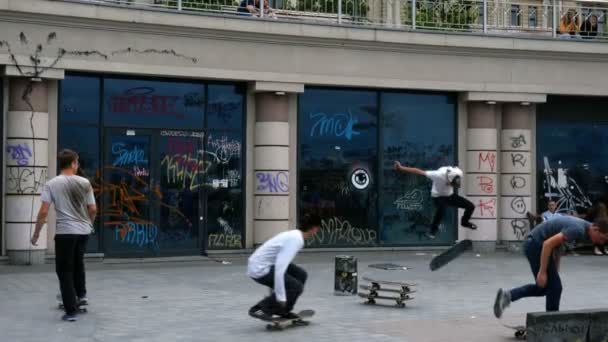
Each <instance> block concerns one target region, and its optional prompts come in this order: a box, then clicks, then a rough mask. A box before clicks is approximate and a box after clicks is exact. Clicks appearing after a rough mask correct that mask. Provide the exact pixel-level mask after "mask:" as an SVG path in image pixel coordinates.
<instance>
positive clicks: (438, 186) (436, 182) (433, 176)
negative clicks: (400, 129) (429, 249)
mask: <svg viewBox="0 0 608 342" xmlns="http://www.w3.org/2000/svg"><path fill="white" fill-rule="evenodd" d="M395 170H397V171H399V172H403V173H411V174H415V175H421V176H426V177H427V178H429V179H430V180H431V181H433V187H432V189H431V197H432V198H433V203H434V204H435V206H436V207H437V211H436V212H435V216H434V217H433V222H432V223H431V231H430V233H429V234H428V236H429V237H430V238H431V239H434V238H435V236H436V235H437V232H438V231H439V224H440V223H441V219H442V218H443V213H444V211H445V208H446V207H457V208H462V209H464V214H463V215H462V219H461V220H460V225H461V226H463V227H465V228H470V229H477V226H476V225H475V224H473V223H471V222H470V221H469V220H470V219H471V215H473V211H474V210H475V205H474V204H473V203H472V202H471V201H469V200H467V199H466V198H464V197H462V196H459V195H458V194H457V193H456V191H454V189H457V188H459V187H460V182H461V178H462V177H463V173H462V170H461V169H459V168H458V167H455V166H443V167H440V168H439V169H437V170H433V171H425V170H421V169H418V168H415V167H407V166H403V165H401V163H400V162H398V161H395Z"/></svg>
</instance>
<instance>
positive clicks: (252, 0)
mask: <svg viewBox="0 0 608 342" xmlns="http://www.w3.org/2000/svg"><path fill="white" fill-rule="evenodd" d="M237 12H239V13H244V14H247V15H252V16H256V17H259V16H260V0H242V1H241V4H240V5H239V8H238V9H237ZM264 14H265V15H267V16H270V17H272V18H273V19H276V15H275V13H274V9H272V8H270V3H269V2H268V0H264Z"/></svg>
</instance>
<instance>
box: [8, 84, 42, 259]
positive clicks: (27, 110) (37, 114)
mask: <svg viewBox="0 0 608 342" xmlns="http://www.w3.org/2000/svg"><path fill="white" fill-rule="evenodd" d="M30 82H31V81H30V80H29V79H27V78H12V79H10V86H9V92H10V95H9V107H8V108H9V109H8V115H7V120H6V122H7V128H6V150H5V160H6V172H5V177H6V178H5V181H6V189H5V205H6V216H5V227H6V250H7V254H8V256H9V261H10V262H11V263H12V264H41V263H44V261H45V260H44V259H45V254H46V249H47V235H46V233H47V230H46V229H43V230H42V232H41V234H40V239H39V240H38V246H36V247H34V246H32V245H31V244H30V238H31V235H32V234H33V232H34V227H35V222H36V215H37V213H38V209H39V208H40V192H41V191H42V187H43V186H44V184H45V183H46V181H47V174H48V133H49V132H48V125H49V115H48V94H47V83H46V82H45V81H39V82H32V83H30ZM30 85H31V89H29V90H31V91H29V95H28V96H27V97H28V99H29V101H25V100H24V99H23V95H24V94H26V93H27V92H28V86H30ZM27 102H29V104H28V103H27ZM30 105H31V106H30ZM32 107H33V108H32ZM32 109H33V110H32Z"/></svg>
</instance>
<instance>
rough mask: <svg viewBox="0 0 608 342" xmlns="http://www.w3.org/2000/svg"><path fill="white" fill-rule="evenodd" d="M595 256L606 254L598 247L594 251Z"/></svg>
mask: <svg viewBox="0 0 608 342" xmlns="http://www.w3.org/2000/svg"><path fill="white" fill-rule="evenodd" d="M593 254H595V255H604V253H602V250H601V249H600V248H599V247H597V246H596V247H595V248H594V249H593Z"/></svg>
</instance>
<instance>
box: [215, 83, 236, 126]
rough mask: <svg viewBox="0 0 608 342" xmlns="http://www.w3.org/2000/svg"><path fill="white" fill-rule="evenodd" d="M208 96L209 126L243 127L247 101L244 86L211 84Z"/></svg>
mask: <svg viewBox="0 0 608 342" xmlns="http://www.w3.org/2000/svg"><path fill="white" fill-rule="evenodd" d="M208 96H209V103H208V105H207V128H211V129H242V126H243V115H244V105H243V104H244V101H245V97H244V91H243V87H241V86H238V85H224V84H210V85H209V86H208Z"/></svg>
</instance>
